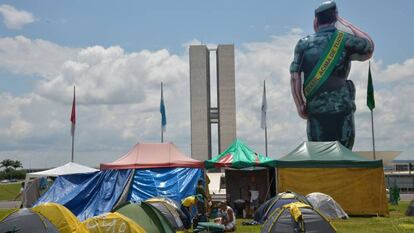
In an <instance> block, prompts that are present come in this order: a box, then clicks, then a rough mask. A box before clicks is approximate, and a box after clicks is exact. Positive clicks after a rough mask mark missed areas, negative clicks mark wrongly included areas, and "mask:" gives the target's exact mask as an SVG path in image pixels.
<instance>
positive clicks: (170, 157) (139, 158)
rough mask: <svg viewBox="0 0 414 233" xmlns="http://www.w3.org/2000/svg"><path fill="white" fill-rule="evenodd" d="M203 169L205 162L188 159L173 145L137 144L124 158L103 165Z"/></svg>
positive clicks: (119, 167)
mask: <svg viewBox="0 0 414 233" xmlns="http://www.w3.org/2000/svg"><path fill="white" fill-rule="evenodd" d="M165 167H169V168H171V167H187V168H203V167H204V162H202V161H198V160H195V159H192V158H189V157H187V156H186V155H185V154H184V153H183V152H181V151H180V150H179V149H178V148H177V147H176V146H175V145H174V144H173V143H171V142H166V143H137V144H135V146H134V147H133V148H132V149H131V150H130V151H129V152H128V153H126V154H125V155H124V156H122V157H121V158H119V159H117V160H115V161H114V162H112V163H102V164H101V170H104V169H133V168H165Z"/></svg>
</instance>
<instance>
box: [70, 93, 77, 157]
mask: <svg viewBox="0 0 414 233" xmlns="http://www.w3.org/2000/svg"><path fill="white" fill-rule="evenodd" d="M73 100H74V101H75V86H73ZM72 104H73V103H72ZM72 111H73V110H72ZM75 117H76V116H75ZM72 127H73V129H72V158H71V162H72V163H73V162H74V161H75V159H74V151H75V126H74V125H73V122H72Z"/></svg>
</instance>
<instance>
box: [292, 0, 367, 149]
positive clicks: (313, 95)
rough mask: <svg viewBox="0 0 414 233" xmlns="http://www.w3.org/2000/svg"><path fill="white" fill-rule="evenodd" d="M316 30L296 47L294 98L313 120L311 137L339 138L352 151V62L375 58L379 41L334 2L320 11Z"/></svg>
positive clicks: (309, 120)
mask: <svg viewBox="0 0 414 233" xmlns="http://www.w3.org/2000/svg"><path fill="white" fill-rule="evenodd" d="M314 29H315V34H312V35H309V36H306V37H304V38H302V39H300V40H299V42H298V43H297V45H296V48H295V55H294V59H293V62H292V64H291V66H290V73H291V88H292V95H293V99H294V101H295V104H296V108H297V111H298V113H299V116H300V117H302V118H303V119H307V134H308V140H309V141H335V140H337V141H340V142H341V143H342V144H343V145H344V146H346V147H348V148H349V149H352V146H353V144H354V138H355V129H354V112H355V109H356V107H355V87H354V84H353V83H352V81H351V80H347V78H348V74H349V71H350V69H351V61H352V60H356V61H365V60H367V59H369V58H371V56H372V53H373V51H374V43H373V41H372V40H371V38H370V37H369V36H368V35H367V34H366V33H364V32H363V31H361V30H360V29H358V28H357V27H355V26H353V25H352V24H351V23H349V22H347V21H346V20H344V19H342V18H340V17H339V16H338V10H337V7H336V4H335V2H333V1H328V2H324V3H322V4H321V6H319V7H318V8H317V9H316V10H315V20H314ZM302 93H303V94H302Z"/></svg>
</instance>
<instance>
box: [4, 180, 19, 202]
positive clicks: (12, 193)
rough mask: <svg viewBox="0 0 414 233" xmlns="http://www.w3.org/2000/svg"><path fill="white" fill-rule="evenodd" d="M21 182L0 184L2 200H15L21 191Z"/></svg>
mask: <svg viewBox="0 0 414 233" xmlns="http://www.w3.org/2000/svg"><path fill="white" fill-rule="evenodd" d="M20 186H21V184H20V182H18V183H11V184H0V201H10V200H14V198H15V197H16V196H17V194H18V193H19V192H20Z"/></svg>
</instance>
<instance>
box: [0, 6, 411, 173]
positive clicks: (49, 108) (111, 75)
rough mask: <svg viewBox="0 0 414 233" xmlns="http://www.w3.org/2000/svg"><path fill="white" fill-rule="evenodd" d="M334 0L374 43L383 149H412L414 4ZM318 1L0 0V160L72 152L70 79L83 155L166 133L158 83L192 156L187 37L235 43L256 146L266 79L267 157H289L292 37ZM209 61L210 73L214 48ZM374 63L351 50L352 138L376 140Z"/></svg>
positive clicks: (246, 134)
mask: <svg viewBox="0 0 414 233" xmlns="http://www.w3.org/2000/svg"><path fill="white" fill-rule="evenodd" d="M336 2H337V5H338V9H339V15H340V16H342V17H343V18H345V19H347V20H348V21H350V22H352V23H354V24H355V25H357V26H358V27H360V28H361V29H363V30H364V31H365V32H367V33H368V34H369V35H370V36H371V37H372V38H373V40H374V42H375V52H374V56H373V58H372V59H371V66H372V75H373V80H374V88H375V98H376V108H375V110H374V124H375V138H376V149H377V150H396V151H405V152H408V153H410V152H414V145H413V144H412V141H413V139H414V105H412V104H411V100H412V99H413V97H414V94H413V91H412V90H413V89H414V80H413V78H414V45H413V43H412V38H413V37H414V30H413V29H412V25H411V22H413V21H414V16H413V15H412V14H411V13H412V11H413V10H414V2H413V1H409V0H405V1H404V0H399V1H385V0H382V1H374V0H366V1H358V0H347V1H345V0H341V1H339V0H338V1H336ZM320 3H321V1H314V0H311V1H299V0H290V1H288V0H284V1H235V0H234V1H233V0H232V1H217V0H212V1H209V2H208V4H206V2H205V1H194V0H193V1H190V0H183V1H159V0H154V1H102V0H101V1H97V0H95V1H80V0H71V1H51V0H39V1H28V0H27V1H20V0H13V1H4V0H0V160H2V159H5V158H11V159H18V160H20V161H22V162H23V165H24V167H25V168H41V167H52V166H57V165H61V164H63V163H65V162H68V161H70V155H71V136H70V121H69V119H70V111H71V103H72V98H73V96H72V95H73V85H74V84H75V85H76V95H77V96H76V98H77V126H76V137H75V161H76V162H79V163H82V164H86V165H90V166H99V163H102V162H110V161H113V160H115V159H116V158H118V157H120V156H121V155H123V154H125V153H126V152H127V151H128V150H129V149H130V148H131V147H132V146H133V145H134V144H135V143H137V142H157V141H159V140H160V113H159V101H160V90H159V85H160V82H161V81H163V82H164V84H165V86H164V95H165V96H164V98H165V104H166V111H167V122H168V123H167V131H166V133H165V134H164V136H165V139H166V140H167V141H172V142H174V143H175V144H176V145H177V146H178V147H179V148H180V149H182V150H183V151H184V152H185V153H186V154H188V155H189V154H190V151H191V149H190V146H191V142H190V100H189V93H190V90H189V56H188V50H189V45H192V44H206V45H208V46H209V47H210V48H215V47H216V46H217V45H218V44H234V45H235V55H236V56H235V63H236V108H237V116H236V121H237V136H238V138H240V139H242V140H243V141H245V142H246V143H247V144H248V145H250V146H251V147H252V148H253V149H254V150H256V151H258V152H259V153H264V132H263V130H262V129H260V107H261V106H260V105H261V98H262V96H261V95H262V89H263V87H262V84H263V80H266V86H267V103H268V127H269V129H268V137H269V155H270V156H271V157H273V158H277V157H280V156H283V155H285V154H286V153H288V152H289V151H291V150H293V149H294V148H295V147H296V146H297V145H298V144H300V143H301V142H302V141H305V140H307V139H306V122H305V121H304V120H302V119H301V118H299V117H298V115H297V113H296V109H295V106H294V102H293V99H292V97H291V95H290V75H289V64H290V62H291V60H292V57H293V50H294V47H295V44H296V42H297V41H298V40H299V39H300V38H302V37H304V36H306V35H308V34H312V33H313V27H312V22H313V17H314V9H315V8H316V7H317V6H318V5H319V4H320ZM211 59H212V62H211V63H212V67H211V68H212V70H213V72H212V79H214V78H215V75H214V70H215V67H214V54H212V55H211ZM367 72H368V62H353V64H352V70H351V73H350V76H349V78H350V79H352V80H353V81H354V83H355V84H356V88H357V100H356V103H357V112H356V114H355V123H356V139H355V140H356V142H355V146H354V150H371V149H372V142H371V140H372V138H371V121H370V112H369V110H368V108H367V107H366V104H365V103H366V84H367ZM214 83H215V81H214V80H212V86H214ZM212 91H213V92H215V89H214V88H212ZM212 101H213V102H214V101H216V100H215V97H214V94H213V95H212ZM213 131H214V132H215V131H216V128H213ZM213 140H217V133H214V135H213ZM215 154H217V146H215V145H214V146H213V155H215Z"/></svg>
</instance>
